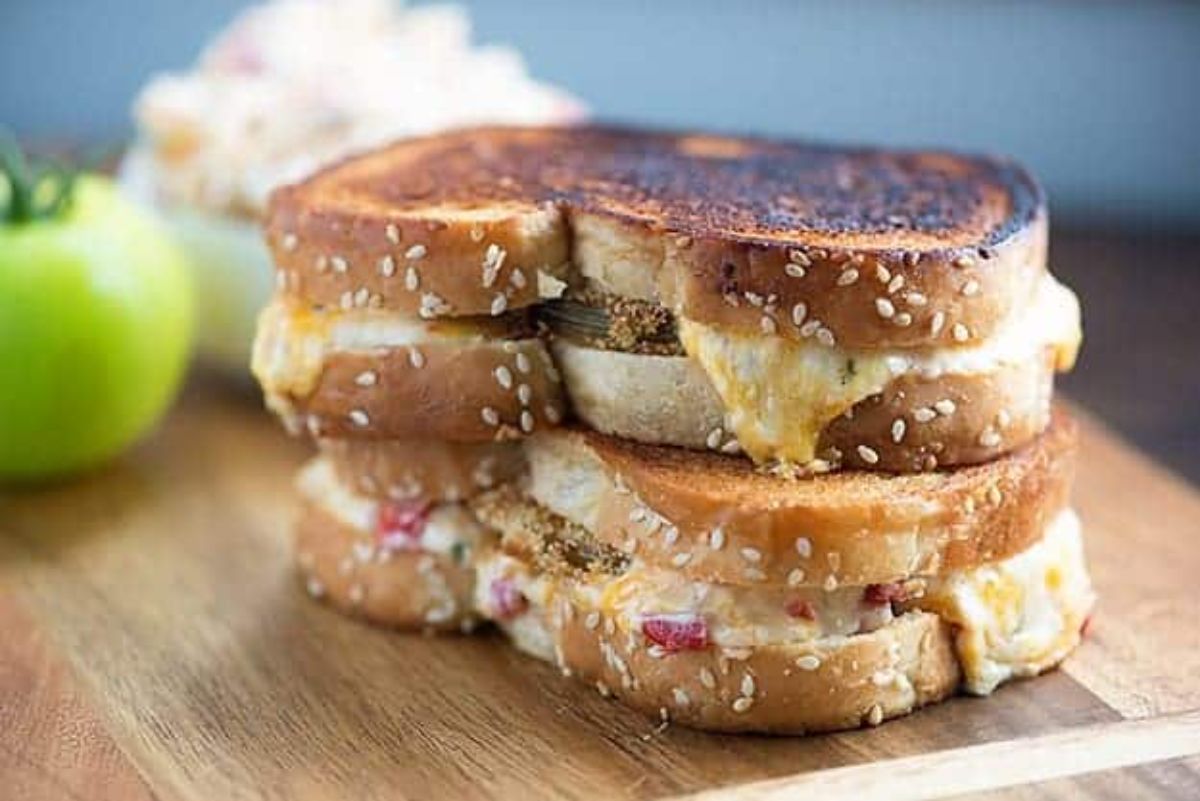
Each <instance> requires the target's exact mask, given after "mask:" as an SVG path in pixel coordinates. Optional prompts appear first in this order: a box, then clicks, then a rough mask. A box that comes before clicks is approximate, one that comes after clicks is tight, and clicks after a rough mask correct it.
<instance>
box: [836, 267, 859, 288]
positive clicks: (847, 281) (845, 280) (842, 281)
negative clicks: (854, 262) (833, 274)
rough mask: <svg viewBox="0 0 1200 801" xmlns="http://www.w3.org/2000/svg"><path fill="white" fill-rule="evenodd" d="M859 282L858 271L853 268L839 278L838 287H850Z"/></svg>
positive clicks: (844, 271)
mask: <svg viewBox="0 0 1200 801" xmlns="http://www.w3.org/2000/svg"><path fill="white" fill-rule="evenodd" d="M857 280H858V270H856V269H854V268H853V267H851V268H850V269H848V270H842V274H841V275H839V276H838V278H837V285H838V286H850V285H851V284H853V283H854V282H855V281H857Z"/></svg>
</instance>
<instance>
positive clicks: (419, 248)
mask: <svg viewBox="0 0 1200 801" xmlns="http://www.w3.org/2000/svg"><path fill="white" fill-rule="evenodd" d="M428 252H429V248H427V247H425V246H424V245H413V246H412V247H410V248H409V249H408V250H406V251H404V258H406V259H408V260H409V261H417V260H419V259H423V258H425V254H426V253H428Z"/></svg>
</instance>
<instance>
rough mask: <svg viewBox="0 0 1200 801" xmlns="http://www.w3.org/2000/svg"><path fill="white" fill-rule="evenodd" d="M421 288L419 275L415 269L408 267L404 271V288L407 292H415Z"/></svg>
mask: <svg viewBox="0 0 1200 801" xmlns="http://www.w3.org/2000/svg"><path fill="white" fill-rule="evenodd" d="M420 287H421V275H420V274H419V273H418V272H417V268H416V267H409V268H408V269H407V270H405V271H404V288H405V289H407V290H408V291H409V292H416V291H417V290H418V289H419V288H420Z"/></svg>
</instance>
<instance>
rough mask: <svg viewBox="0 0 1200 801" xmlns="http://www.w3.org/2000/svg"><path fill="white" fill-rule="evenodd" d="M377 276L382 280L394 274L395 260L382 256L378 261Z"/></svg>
mask: <svg viewBox="0 0 1200 801" xmlns="http://www.w3.org/2000/svg"><path fill="white" fill-rule="evenodd" d="M379 274H380V275H382V276H383V277H384V278H391V277H392V276H393V275H395V274H396V260H395V259H393V258H392V257H391V256H384V257H383V258H382V259H380V260H379Z"/></svg>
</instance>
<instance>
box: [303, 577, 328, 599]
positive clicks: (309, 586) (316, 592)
mask: <svg viewBox="0 0 1200 801" xmlns="http://www.w3.org/2000/svg"><path fill="white" fill-rule="evenodd" d="M304 588H305V589H306V590H308V594H309V595H311V596H312V597H313V598H320V597H321V596H322V595H324V594H325V585H324V584H322V583H321V581H320V579H318V578H317V577H316V576H312V577H310V578H309V579H308V581H307V582H306V583H305V585H304Z"/></svg>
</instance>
